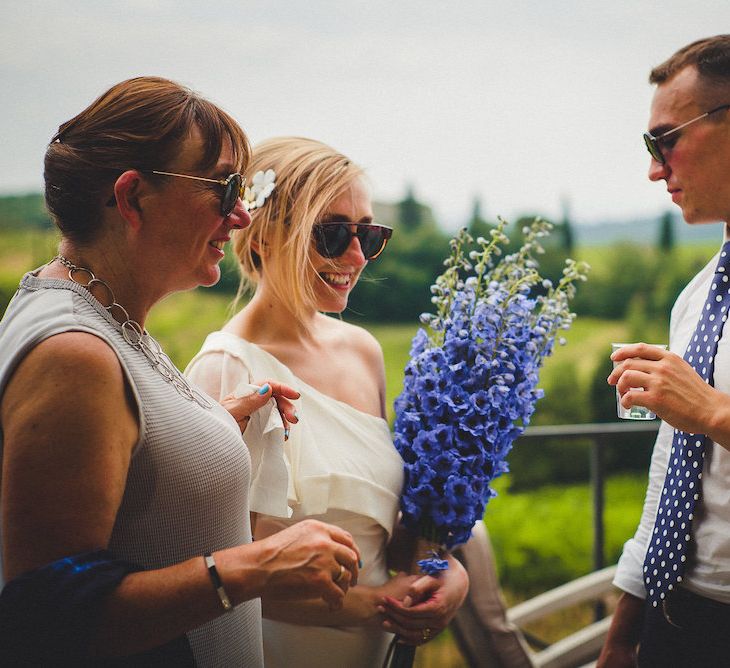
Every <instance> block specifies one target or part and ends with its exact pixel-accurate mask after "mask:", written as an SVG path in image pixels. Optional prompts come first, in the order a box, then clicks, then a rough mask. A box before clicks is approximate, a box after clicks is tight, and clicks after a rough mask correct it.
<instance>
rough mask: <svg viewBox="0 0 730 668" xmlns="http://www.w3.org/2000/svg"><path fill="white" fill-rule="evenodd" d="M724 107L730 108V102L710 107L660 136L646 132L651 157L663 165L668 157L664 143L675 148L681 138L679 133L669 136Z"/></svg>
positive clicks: (647, 146) (667, 146) (666, 146)
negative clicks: (666, 156) (663, 149)
mask: <svg viewBox="0 0 730 668" xmlns="http://www.w3.org/2000/svg"><path fill="white" fill-rule="evenodd" d="M723 109H730V104H723V105H721V106H719V107H715V108H714V109H710V111H706V112H705V113H704V114H700V115H699V116H697V117H696V118H693V119H691V120H689V121H687V122H686V123H682V125H678V126H677V127H676V128H672V129H671V130H667V131H666V132H662V134H660V135H659V136H658V137H655V136H654V135H652V134H651V133H650V132H645V133H644V143H645V144H646V148H647V150H648V151H649V153H650V154H651V157H652V158H654V160H656V161H657V162H658V163H659V164H661V165H663V164H664V163H665V162H666V161H667V159H666V158H665V157H664V154H663V153H662V149H661V146H662V144H663V145H664V147H665V148H667V149H671V148H673V146H674V144H675V142H676V141H677V139H679V135H677V136H676V137H675V138H674V139H673V140H669V141H667V139H666V138H667V137H669V136H671V135H673V134H674V133H675V132H678V131H679V130H681V129H682V128H686V127H687V126H688V125H691V124H692V123H695V122H696V121H701V120H702V119H703V118H707V117H708V116H710V115H711V114H714V113H715V112H717V111H722V110H723Z"/></svg>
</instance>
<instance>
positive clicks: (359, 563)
mask: <svg viewBox="0 0 730 668" xmlns="http://www.w3.org/2000/svg"><path fill="white" fill-rule="evenodd" d="M357 566H358V568H362V559H358V560H357Z"/></svg>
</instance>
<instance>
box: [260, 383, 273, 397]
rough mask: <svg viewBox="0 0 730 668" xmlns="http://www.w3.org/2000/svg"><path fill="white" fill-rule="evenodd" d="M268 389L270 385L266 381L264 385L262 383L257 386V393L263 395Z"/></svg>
mask: <svg viewBox="0 0 730 668" xmlns="http://www.w3.org/2000/svg"><path fill="white" fill-rule="evenodd" d="M270 389H271V385H269V384H268V383H266V384H265V385H262V386H261V387H260V388H259V394H260V395H261V396H263V395H264V394H268V393H269V390H270Z"/></svg>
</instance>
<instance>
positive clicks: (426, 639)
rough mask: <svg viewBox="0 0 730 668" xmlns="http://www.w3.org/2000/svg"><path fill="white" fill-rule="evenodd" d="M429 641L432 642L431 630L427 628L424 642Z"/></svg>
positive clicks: (424, 633)
mask: <svg viewBox="0 0 730 668" xmlns="http://www.w3.org/2000/svg"><path fill="white" fill-rule="evenodd" d="M429 640H431V629H429V628H428V627H426V628H425V629H423V642H428V641H429Z"/></svg>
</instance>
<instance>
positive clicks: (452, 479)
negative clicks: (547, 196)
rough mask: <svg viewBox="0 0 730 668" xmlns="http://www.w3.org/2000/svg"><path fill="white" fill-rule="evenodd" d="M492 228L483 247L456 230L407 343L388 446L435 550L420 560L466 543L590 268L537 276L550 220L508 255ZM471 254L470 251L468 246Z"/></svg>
mask: <svg viewBox="0 0 730 668" xmlns="http://www.w3.org/2000/svg"><path fill="white" fill-rule="evenodd" d="M505 226H506V222H505V221H504V220H501V219H500V221H499V224H498V225H497V227H496V228H495V229H493V230H492V231H491V238H490V239H489V240H487V239H484V238H482V237H480V238H478V239H477V240H476V244H475V247H474V241H473V239H472V238H471V236H470V235H469V234H468V233H467V232H466V230H462V231H461V232H460V233H459V234H458V235H457V236H456V237H455V238H454V239H452V240H451V254H450V256H449V257H448V258H447V259H446V261H445V263H444V264H445V267H446V269H445V271H444V273H443V274H442V275H441V276H439V277H438V278H437V279H436V283H435V285H433V286H432V288H431V291H432V293H433V297H432V302H433V303H434V304H435V306H436V313H435V314H424V315H422V316H421V321H422V323H423V324H424V325H426V326H427V327H428V330H429V331H428V332H427V331H426V330H425V329H419V331H418V333H417V334H416V336H415V338H414V339H413V343H412V347H411V359H410V361H409V362H408V364H407V366H406V369H405V380H404V390H403V392H402V393H401V395H400V396H399V397H398V398H397V399H396V401H395V412H396V419H395V446H396V448H397V449H398V451H399V452H400V454H401V456H402V457H403V460H404V462H405V484H404V487H403V492H402V497H401V510H402V513H403V524H404V525H405V526H406V527H407V528H409V529H411V530H412V531H413V532H414V533H416V534H417V535H419V536H422V537H424V538H426V539H428V541H430V542H431V543H432V544H434V545H435V546H439V548H440V549H437V550H435V551H434V552H432V553H431V554H430V555H429V558H426V559H422V560H421V561H419V562H418V565H419V566H420V568H421V570H422V572H424V573H429V574H435V573H437V572H438V571H439V570H443V569H445V568H446V567H447V562H446V561H445V560H444V559H443V558H442V557H443V556H444V555H443V551H444V550H448V549H450V548H452V547H454V546H456V545H459V544H461V543H464V542H466V541H467V540H468V539H469V536H470V535H471V529H472V527H473V526H474V522H476V520H478V519H480V518H481V517H482V516H483V514H484V509H485V506H486V504H487V502H488V501H489V499H490V498H491V497H493V496H494V495H495V492H494V490H493V489H492V488H491V487H490V483H491V482H492V480H494V478H496V477H497V476H499V475H501V474H502V473H504V472H506V471H507V470H508V466H507V462H506V457H507V454H508V453H509V451H510V449H511V448H512V443H513V441H514V440H515V438H517V437H518V436H519V435H520V434H521V433H522V432H523V431H524V429H525V427H526V426H527V425H528V424H529V421H530V417H531V416H532V414H533V412H534V410H535V403H536V401H537V400H538V399H539V398H540V397H541V396H542V390H540V389H538V388H537V383H538V373H539V369H540V366H541V364H542V362H543V360H544V358H545V357H546V356H548V355H550V353H551V352H552V349H553V345H554V342H555V339H556V338H557V336H558V334H559V332H560V330H564V329H568V328H569V327H570V324H571V322H572V320H573V318H574V317H575V316H574V314H573V313H570V310H569V308H568V301H569V299H570V298H572V297H573V295H574V294H575V282H576V281H577V280H585V278H586V273H587V269H588V266H587V265H585V264H584V263H577V262H575V261H573V260H566V266H565V269H564V270H563V276H562V278H561V279H560V281H559V282H558V284H557V285H553V284H552V283H551V282H550V281H548V280H546V279H544V278H543V277H541V276H540V274H539V271H538V265H537V262H536V261H535V259H534V255H535V254H539V253H542V252H544V251H543V248H542V247H541V245H540V242H539V239H540V238H541V237H544V236H546V235H548V234H549V232H550V229H551V228H552V225H550V223H548V222H546V221H543V220H540V219H537V220H535V221H534V222H533V223H532V224H531V225H530V226H528V227H525V228H524V229H523V234H524V243H523V245H522V248H520V250H519V251H517V252H516V253H513V254H510V255H505V256H503V257H500V256H501V255H502V246H504V245H505V244H506V243H508V241H509V239H508V238H507V236H506V235H505V233H504V228H505ZM470 248H473V250H470Z"/></svg>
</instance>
